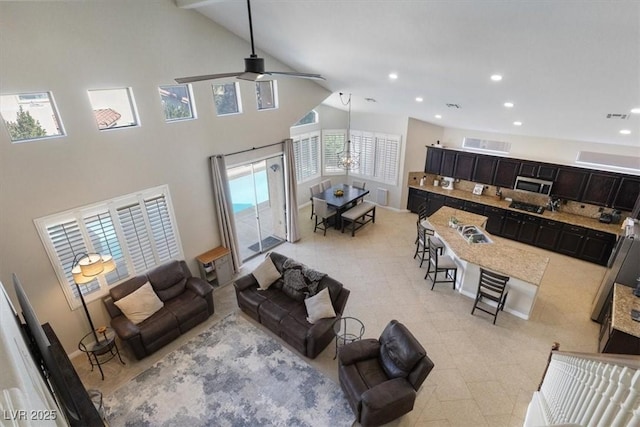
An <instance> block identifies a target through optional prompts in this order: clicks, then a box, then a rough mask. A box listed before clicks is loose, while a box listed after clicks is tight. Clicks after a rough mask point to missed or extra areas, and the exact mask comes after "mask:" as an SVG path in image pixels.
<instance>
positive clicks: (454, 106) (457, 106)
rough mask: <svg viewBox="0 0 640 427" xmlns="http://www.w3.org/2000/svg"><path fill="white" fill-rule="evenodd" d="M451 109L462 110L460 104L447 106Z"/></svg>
mask: <svg viewBox="0 0 640 427" xmlns="http://www.w3.org/2000/svg"><path fill="white" fill-rule="evenodd" d="M445 105H446V106H447V107H449V108H460V104H445Z"/></svg>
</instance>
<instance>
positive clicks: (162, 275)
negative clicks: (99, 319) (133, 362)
mask: <svg viewBox="0 0 640 427" xmlns="http://www.w3.org/2000/svg"><path fill="white" fill-rule="evenodd" d="M147 281H148V282H149V283H150V284H151V286H152V288H153V291H154V292H155V294H156V295H157V296H158V298H159V299H160V300H161V301H162V302H163V303H164V306H163V307H162V308H160V309H159V310H158V311H156V312H155V313H154V314H152V315H151V317H148V318H147V319H146V320H144V321H142V322H141V323H138V324H135V323H133V322H132V321H131V320H129V319H128V318H127V317H126V316H125V315H124V314H123V313H122V311H120V309H119V308H118V307H117V306H116V305H115V301H118V300H120V299H122V298H124V297H126V296H127V295H129V294H131V293H132V292H134V291H136V290H138V289H139V288H140V287H141V286H142V285H144V284H145V283H146V282H147ZM212 291H213V287H212V286H211V285H210V284H209V283H207V282H206V281H205V280H202V279H200V278H199V277H193V276H192V275H191V272H190V271H189V268H188V267H187V264H186V262H184V261H169V262H167V263H165V264H162V265H160V266H158V267H156V268H154V269H153V270H150V271H148V272H147V274H144V275H140V276H136V277H133V278H131V279H129V280H127V281H125V282H123V283H121V284H119V285H118V286H115V287H114V288H112V289H110V290H109V296H107V297H105V298H104V299H103V302H104V304H105V306H106V307H107V311H108V313H109V315H110V316H111V327H112V328H113V329H114V330H115V332H116V334H118V336H119V337H120V339H121V340H122V341H123V342H125V343H126V344H127V345H129V346H130V347H131V350H133V354H134V355H135V357H136V358H137V359H138V360H139V359H142V358H143V357H145V356H148V355H149V354H151V353H153V352H154V351H156V350H158V349H159V348H160V347H162V346H164V345H166V344H168V343H170V342H171V341H173V340H174V339H176V338H177V337H178V336H180V335H181V334H183V333H185V332H186V331H188V330H189V329H191V328H193V327H194V326H195V325H197V324H199V323H201V322H203V321H204V320H206V319H207V318H208V317H209V316H210V315H211V314H213V296H212Z"/></svg>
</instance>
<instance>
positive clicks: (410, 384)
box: [338, 320, 433, 426]
mask: <svg viewBox="0 0 640 427" xmlns="http://www.w3.org/2000/svg"><path fill="white" fill-rule="evenodd" d="M432 369H433V362H432V361H431V359H429V357H428V356H427V352H426V351H425V349H424V348H423V347H422V345H420V343H419V342H418V341H417V340H416V339H415V337H414V336H413V335H412V334H411V332H409V330H408V329H407V328H406V326H404V325H403V324H402V323H400V322H398V321H397V320H392V321H391V322H389V324H388V325H387V326H386V327H385V329H384V331H382V334H381V335H380V338H379V339H377V340H376V339H364V340H361V341H355V342H353V343H349V344H347V345H345V346H343V347H340V350H339V352H338V377H339V378H340V386H341V387H342V390H343V391H344V394H345V396H346V397H347V400H348V401H349V404H350V405H351V409H353V412H354V413H355V414H356V421H358V422H359V423H360V425H362V426H378V425H382V424H386V423H388V422H390V421H392V420H394V419H396V418H398V417H401V416H402V415H404V414H406V413H408V412H410V411H411V410H413V404H414V402H415V400H416V392H417V391H418V389H419V388H420V386H421V385H422V383H423V382H424V380H425V379H426V378H427V375H429V372H431V370H432Z"/></svg>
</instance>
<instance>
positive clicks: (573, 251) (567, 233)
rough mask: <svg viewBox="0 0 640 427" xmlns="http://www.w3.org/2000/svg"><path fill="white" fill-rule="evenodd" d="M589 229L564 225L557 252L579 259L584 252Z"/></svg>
mask: <svg viewBox="0 0 640 427" xmlns="http://www.w3.org/2000/svg"><path fill="white" fill-rule="evenodd" d="M586 234H587V229H586V228H582V227H578V226H575V225H569V224H564V225H563V226H562V230H560V239H559V241H558V247H557V249H556V251H557V252H559V253H561V254H565V255H569V256H572V257H575V258H577V257H578V254H580V251H581V250H582V244H583V243H584V237H585V235H586Z"/></svg>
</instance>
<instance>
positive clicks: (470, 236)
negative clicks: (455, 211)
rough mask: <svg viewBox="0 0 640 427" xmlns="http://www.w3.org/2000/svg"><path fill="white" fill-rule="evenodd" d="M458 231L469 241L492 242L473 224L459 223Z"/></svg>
mask: <svg viewBox="0 0 640 427" xmlns="http://www.w3.org/2000/svg"><path fill="white" fill-rule="evenodd" d="M458 233H460V235H461V236H462V238H463V239H465V240H466V241H467V242H469V243H484V244H487V243H493V240H491V239H490V238H489V237H488V236H487V235H486V234H484V232H483V231H482V229H480V228H478V227H477V226H475V225H460V226H458Z"/></svg>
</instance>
